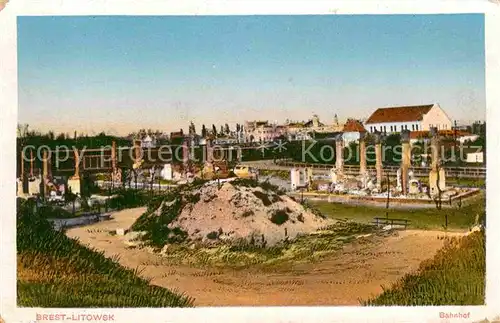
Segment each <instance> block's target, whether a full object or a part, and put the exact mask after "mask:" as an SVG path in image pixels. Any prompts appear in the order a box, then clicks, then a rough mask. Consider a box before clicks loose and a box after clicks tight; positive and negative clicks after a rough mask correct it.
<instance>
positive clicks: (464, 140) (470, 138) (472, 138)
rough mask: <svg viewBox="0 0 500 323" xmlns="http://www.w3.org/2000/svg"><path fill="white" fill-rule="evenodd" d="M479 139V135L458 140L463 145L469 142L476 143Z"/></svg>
mask: <svg viewBox="0 0 500 323" xmlns="http://www.w3.org/2000/svg"><path fill="white" fill-rule="evenodd" d="M477 138H479V135H470V136H462V137H460V138H458V141H460V143H461V144H463V143H465V142H466V141H468V140H470V141H474V140H476V139H477Z"/></svg>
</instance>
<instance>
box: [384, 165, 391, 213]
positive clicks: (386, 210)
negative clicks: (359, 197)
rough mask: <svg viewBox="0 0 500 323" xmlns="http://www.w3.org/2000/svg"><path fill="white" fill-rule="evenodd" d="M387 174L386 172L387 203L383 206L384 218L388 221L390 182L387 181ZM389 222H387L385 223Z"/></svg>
mask: <svg viewBox="0 0 500 323" xmlns="http://www.w3.org/2000/svg"><path fill="white" fill-rule="evenodd" d="M389 180H390V179H389V172H387V203H386V205H385V218H386V219H387V220H389V193H390V188H391V182H390V181H389ZM387 222H389V221H387Z"/></svg>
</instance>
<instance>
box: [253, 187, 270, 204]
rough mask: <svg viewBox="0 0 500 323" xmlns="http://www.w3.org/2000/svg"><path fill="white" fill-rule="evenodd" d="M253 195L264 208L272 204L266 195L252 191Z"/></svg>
mask: <svg viewBox="0 0 500 323" xmlns="http://www.w3.org/2000/svg"><path fill="white" fill-rule="evenodd" d="M253 195H255V196H256V197H257V198H259V199H260V200H261V201H262V203H264V205H265V206H270V205H271V204H273V202H271V200H270V199H269V196H268V195H267V194H266V193H262V192H259V191H254V192H253Z"/></svg>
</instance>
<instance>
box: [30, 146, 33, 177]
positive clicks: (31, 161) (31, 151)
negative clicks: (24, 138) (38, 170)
mask: <svg viewBox="0 0 500 323" xmlns="http://www.w3.org/2000/svg"><path fill="white" fill-rule="evenodd" d="M30 177H33V149H31V150H30Z"/></svg>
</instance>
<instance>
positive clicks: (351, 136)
mask: <svg viewBox="0 0 500 323" xmlns="http://www.w3.org/2000/svg"><path fill="white" fill-rule="evenodd" d="M342 139H344V144H345V145H349V143H351V142H353V141H358V140H359V132H344V133H343V134H342Z"/></svg>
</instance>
